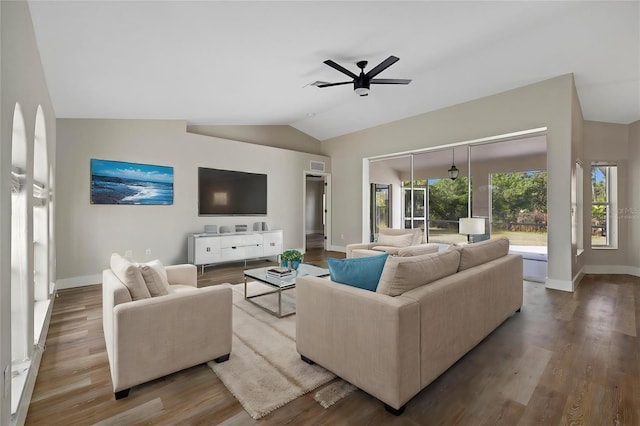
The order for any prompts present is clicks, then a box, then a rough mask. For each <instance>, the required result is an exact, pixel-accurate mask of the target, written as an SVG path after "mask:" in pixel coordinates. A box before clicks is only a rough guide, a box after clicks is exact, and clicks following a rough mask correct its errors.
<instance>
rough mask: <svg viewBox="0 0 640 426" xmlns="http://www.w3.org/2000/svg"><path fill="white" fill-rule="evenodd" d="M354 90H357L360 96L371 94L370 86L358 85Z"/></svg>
mask: <svg viewBox="0 0 640 426" xmlns="http://www.w3.org/2000/svg"><path fill="white" fill-rule="evenodd" d="M354 92H356V94H357V95H359V96H367V95H368V94H369V88H368V87H356V88H355V89H354Z"/></svg>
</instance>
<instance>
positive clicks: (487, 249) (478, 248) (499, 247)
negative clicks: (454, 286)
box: [458, 238, 509, 271]
mask: <svg viewBox="0 0 640 426" xmlns="http://www.w3.org/2000/svg"><path fill="white" fill-rule="evenodd" d="M459 250H460V266H459V267H458V271H464V270H465V269H469V268H473V267H474V266H478V265H480V264H482V263H487V262H490V261H492V260H494V259H497V258H499V257H502V256H506V255H507V254H508V253H509V240H508V239H506V238H495V239H491V240H486V241H481V242H479V243H474V244H468V245H465V246H462V247H460V248H459Z"/></svg>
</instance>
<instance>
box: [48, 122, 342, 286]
mask: <svg viewBox="0 0 640 426" xmlns="http://www.w3.org/2000/svg"><path fill="white" fill-rule="evenodd" d="M58 141H59V143H58V150H57V159H58V165H59V167H58V173H57V175H56V184H57V186H58V188H59V191H58V198H57V203H58V208H59V209H58V211H57V216H56V233H57V235H58V238H57V253H58V276H57V278H58V285H59V286H60V287H69V286H76V285H86V284H91V283H93V282H100V279H101V276H100V274H101V271H102V270H103V269H105V268H107V267H108V264H109V257H110V255H111V253H113V252H119V253H121V254H124V252H125V251H127V250H131V251H132V252H133V258H134V259H135V260H138V261H146V260H150V259H156V258H157V259H160V260H161V261H162V262H163V263H165V264H175V263H181V262H186V260H187V234H188V233H192V232H203V230H204V225H206V224H217V225H235V224H247V225H249V226H248V229H252V227H253V222H257V221H266V222H267V224H268V226H269V229H282V230H283V231H284V246H285V248H302V247H304V235H303V229H304V227H303V223H302V217H303V213H302V209H303V208H304V204H303V203H304V190H303V187H304V185H303V183H304V174H303V171H304V170H308V169H309V162H310V160H317V161H323V162H325V163H326V170H327V172H330V170H331V165H330V161H329V159H328V158H327V157H324V156H320V155H313V154H306V153H301V152H296V151H290V150H284V149H279V148H273V147H268V146H261V145H255V144H249V143H243V142H237V141H231V140H226V139H220V138H214V137H209V136H202V135H197V134H193V133H188V132H186V124H185V122H183V121H161V120H76V119H61V120H58ZM91 158H99V159H105V160H117V161H128V162H134V163H135V162H137V163H146V164H156V165H162V166H172V167H173V168H174V203H173V205H170V206H142V205H92V204H91V203H90V197H89V190H90V173H89V165H90V159H91ZM198 167H210V168H221V169H227V170H240V171H247V172H254V173H266V174H267V175H268V206H267V212H268V214H267V216H266V217H264V216H253V217H245V216H234V217H228V216H227V217H215V216H209V217H199V216H198V212H197V206H198V193H197V192H198V188H197V169H198ZM146 249H151V255H149V256H147V255H146V254H145V252H146Z"/></svg>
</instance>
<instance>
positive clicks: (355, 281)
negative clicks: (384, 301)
mask: <svg viewBox="0 0 640 426" xmlns="http://www.w3.org/2000/svg"><path fill="white" fill-rule="evenodd" d="M388 256H389V255H388V254H386V253H385V254H380V255H378V256H368V257H356V258H351V259H334V258H332V257H329V258H327V264H328V265H329V275H330V277H331V281H335V282H337V283H342V284H347V285H350V286H353V287H359V288H363V289H365V290H370V291H376V288H377V287H378V281H379V280H380V274H381V273H382V269H383V268H384V264H385V261H386V260H387V257H388Z"/></svg>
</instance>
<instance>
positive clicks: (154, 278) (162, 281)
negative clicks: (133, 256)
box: [140, 260, 169, 297]
mask: <svg viewBox="0 0 640 426" xmlns="http://www.w3.org/2000/svg"><path fill="white" fill-rule="evenodd" d="M140 272H141V273H142V278H144V282H145V284H146V285H147V289H148V290H149V293H150V294H151V297H156V296H166V295H167V294H169V281H168V279H167V272H166V271H165V270H164V266H163V265H162V263H161V262H160V261H159V260H152V261H151V262H148V263H143V264H141V265H140Z"/></svg>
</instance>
